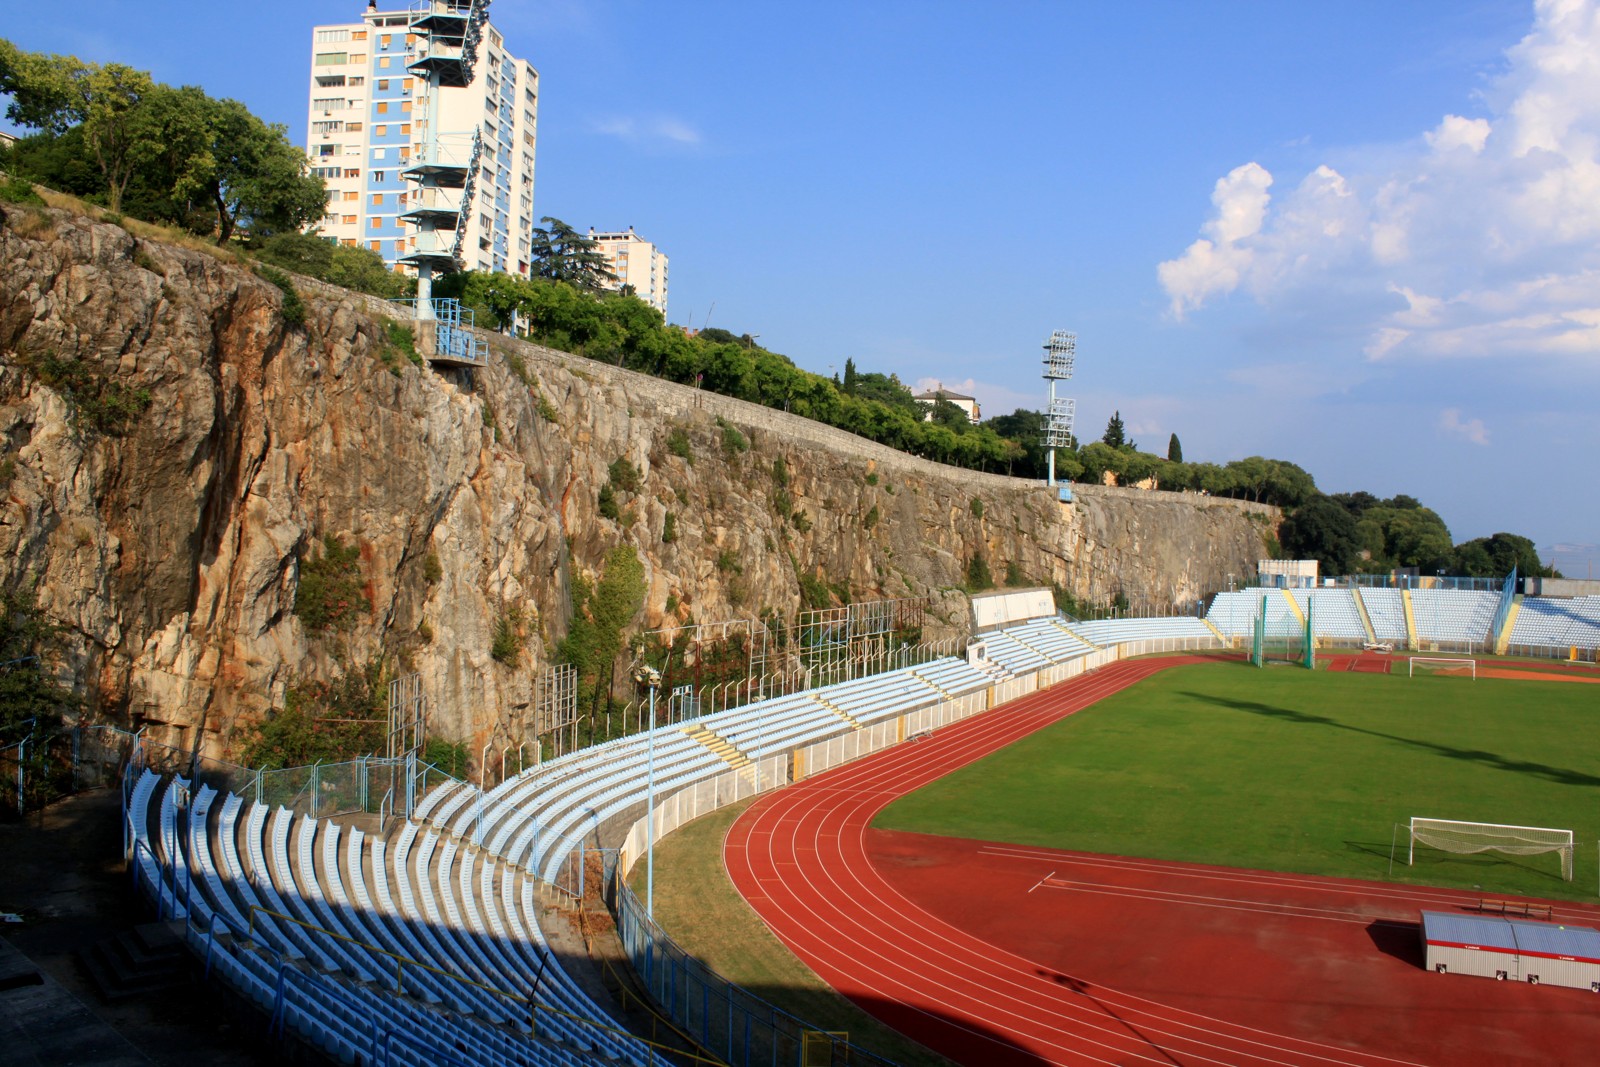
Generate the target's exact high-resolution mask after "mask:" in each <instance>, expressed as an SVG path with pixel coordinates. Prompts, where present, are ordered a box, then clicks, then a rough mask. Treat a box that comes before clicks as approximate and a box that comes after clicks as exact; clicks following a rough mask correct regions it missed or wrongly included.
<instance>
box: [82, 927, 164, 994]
mask: <svg viewBox="0 0 1600 1067" xmlns="http://www.w3.org/2000/svg"><path fill="white" fill-rule="evenodd" d="M76 958H77V960H78V964H79V966H80V967H81V968H82V969H83V972H84V974H85V975H86V976H87V977H88V979H89V981H90V983H91V984H92V985H93V986H94V988H95V991H96V992H97V993H99V994H100V996H101V998H102V999H104V1000H107V1001H118V1000H128V999H130V998H132V997H139V996H144V995H145V994H147V993H154V992H160V991H161V990H165V989H171V988H172V987H174V986H176V985H179V984H181V983H182V982H184V981H185V980H186V979H187V977H188V958H187V955H186V953H185V951H184V947H183V940H182V938H181V937H180V935H178V934H177V933H175V932H174V931H173V930H172V928H171V926H170V924H168V923H145V924H143V925H141V926H136V927H134V928H133V929H132V930H124V931H123V932H122V933H119V934H116V935H114V936H112V937H109V938H106V939H105V940H104V941H100V942H97V943H95V944H93V945H91V946H89V947H88V948H87V949H85V950H84V951H82V952H80V953H78V954H77V957H76Z"/></svg>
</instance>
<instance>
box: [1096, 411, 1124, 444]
mask: <svg viewBox="0 0 1600 1067" xmlns="http://www.w3.org/2000/svg"><path fill="white" fill-rule="evenodd" d="M1100 440H1102V441H1104V442H1105V443H1106V444H1108V445H1110V446H1111V447H1112V448H1121V447H1123V446H1124V445H1126V444H1127V443H1128V435H1127V433H1126V432H1125V431H1124V430H1123V428H1122V412H1121V411H1113V412H1112V413H1111V421H1110V422H1108V423H1106V433H1105V436H1104V437H1102V438H1100Z"/></svg>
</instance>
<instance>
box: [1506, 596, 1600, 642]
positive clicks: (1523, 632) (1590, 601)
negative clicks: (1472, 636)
mask: <svg viewBox="0 0 1600 1067" xmlns="http://www.w3.org/2000/svg"><path fill="white" fill-rule="evenodd" d="M1570 648H1585V649H1595V648H1600V596H1582V597H1544V596H1540V597H1528V598H1527V599H1525V600H1523V601H1522V607H1521V609H1520V610H1519V611H1518V612H1517V616H1516V621H1515V622H1513V623H1512V626H1511V640H1510V646H1509V651H1512V652H1516V651H1519V650H1520V651H1524V652H1533V653H1534V654H1536V655H1537V654H1540V653H1541V652H1545V651H1548V650H1556V651H1558V652H1562V653H1564V652H1565V651H1566V650H1567V649H1570Z"/></svg>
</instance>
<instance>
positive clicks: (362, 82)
mask: <svg viewBox="0 0 1600 1067" xmlns="http://www.w3.org/2000/svg"><path fill="white" fill-rule="evenodd" d="M350 84H351V85H365V84H367V79H366V78H364V77H363V78H351V79H350Z"/></svg>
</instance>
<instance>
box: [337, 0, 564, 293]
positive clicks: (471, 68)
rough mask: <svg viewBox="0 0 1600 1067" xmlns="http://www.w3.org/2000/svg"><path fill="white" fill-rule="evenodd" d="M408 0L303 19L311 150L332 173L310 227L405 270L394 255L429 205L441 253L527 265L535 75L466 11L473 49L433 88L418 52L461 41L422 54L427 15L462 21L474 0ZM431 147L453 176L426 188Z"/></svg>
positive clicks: (479, 264)
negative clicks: (322, 208) (347, 15)
mask: <svg viewBox="0 0 1600 1067" xmlns="http://www.w3.org/2000/svg"><path fill="white" fill-rule="evenodd" d="M413 8H414V10H408V9H405V8H401V9H393V10H383V11H380V10H379V9H378V7H377V4H376V3H371V4H369V5H368V6H367V10H366V12H365V14H364V15H363V16H362V18H361V20H360V21H359V22H349V23H340V24H337V25H327V26H316V27H314V28H313V29H312V33H311V42H312V43H311V81H310V93H309V96H308V100H309V124H308V126H307V133H308V143H307V152H308V154H309V155H310V159H311V166H312V168H313V169H314V170H315V172H316V173H317V174H320V175H321V176H322V177H323V178H324V179H325V180H326V181H327V184H328V213H327V215H326V216H325V217H324V218H323V221H322V222H321V224H320V225H319V226H318V227H317V232H318V233H320V234H322V235H323V236H325V237H327V238H329V239H330V240H335V241H338V242H339V243H341V244H345V245H352V246H361V247H364V248H370V249H372V250H373V251H374V252H377V253H379V254H380V255H382V256H383V258H384V260H385V262H387V263H389V264H390V266H391V267H394V268H395V269H406V270H410V269H412V266H411V265H410V264H403V263H402V259H403V258H404V257H406V256H407V255H408V254H409V255H411V256H413V258H414V257H415V256H416V254H417V253H418V244H417V229H418V226H417V224H416V223H415V221H414V220H416V219H417V218H419V217H420V216H421V215H423V214H425V213H426V214H427V215H428V216H429V226H430V228H432V227H433V226H435V225H438V226H439V232H440V234H442V235H443V236H444V237H445V238H447V239H448V243H447V245H446V247H445V248H444V249H443V251H442V253H441V254H442V255H443V256H445V257H446V258H448V257H449V256H450V254H451V253H452V252H453V253H454V258H455V259H456V260H457V261H459V263H460V264H461V266H463V267H464V268H466V269H469V270H484V271H504V272H507V273H511V274H519V275H522V276H527V274H528V273H529V267H530V259H531V257H530V247H531V242H532V231H533V228H534V225H535V219H536V216H535V215H534V211H533V163H534V148H535V144H536V140H537V129H538V110H539V109H538V105H539V74H538V72H537V71H536V70H534V69H533V67H532V66H531V65H530V64H529V63H528V62H527V61H526V60H523V59H518V58H517V57H516V56H513V55H512V54H511V53H510V52H509V51H507V49H506V46H505V41H504V39H503V37H502V36H501V34H500V31H499V30H497V29H495V27H494V26H493V24H492V23H489V22H487V21H486V20H484V21H479V20H477V18H476V16H478V15H481V11H476V10H474V11H473V14H474V21H472V22H471V23H470V26H471V31H472V36H471V38H470V42H469V45H468V48H467V49H466V51H467V52H468V55H469V61H468V62H465V63H458V64H456V66H455V71H456V76H455V77H452V78H449V79H445V80H442V81H441V80H440V79H439V78H437V77H435V79H434V81H435V82H436V83H438V88H437V89H436V90H434V94H433V96H432V97H430V96H429V78H428V69H427V67H428V64H429V63H430V62H432V63H434V64H437V62H438V61H439V59H440V58H441V56H442V55H443V54H444V50H445V48H447V47H449V48H454V50H455V52H460V51H462V49H461V48H460V47H459V45H450V44H445V43H442V42H441V43H436V44H435V45H434V52H435V55H433V56H432V57H430V56H429V48H430V39H431V38H430V32H429V28H430V26H431V25H437V23H438V19H439V17H440V14H441V12H443V13H445V14H450V15H454V16H457V24H458V25H459V24H462V23H465V19H464V18H463V17H462V16H463V15H464V14H465V12H467V11H468V10H469V9H471V5H470V4H469V3H468V0H432V2H431V3H427V4H422V5H413ZM429 19H433V20H435V21H434V22H432V23H430V22H429ZM453 82H464V84H452V83H453ZM458 157H459V158H458ZM440 160H444V161H445V166H446V167H447V168H448V169H449V170H450V171H451V172H452V173H454V174H455V175H457V176H458V177H459V180H456V181H453V182H449V183H447V184H451V185H454V186H455V187H454V188H439V187H437V183H435V187H430V188H426V189H424V188H423V187H422V185H421V183H420V178H419V171H420V170H421V169H422V168H425V167H427V166H430V165H433V164H436V163H438V162H439V161H440ZM408 172H410V175H411V177H410V178H408V176H407V175H408ZM469 174H470V177H466V176H467V175H469ZM462 201H465V204H463V203H462ZM408 212H410V213H411V217H412V221H408V220H407V218H406V215H407V213H408ZM438 220H443V221H442V222H440V221H438Z"/></svg>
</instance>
